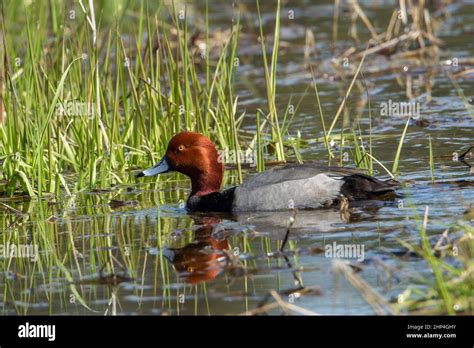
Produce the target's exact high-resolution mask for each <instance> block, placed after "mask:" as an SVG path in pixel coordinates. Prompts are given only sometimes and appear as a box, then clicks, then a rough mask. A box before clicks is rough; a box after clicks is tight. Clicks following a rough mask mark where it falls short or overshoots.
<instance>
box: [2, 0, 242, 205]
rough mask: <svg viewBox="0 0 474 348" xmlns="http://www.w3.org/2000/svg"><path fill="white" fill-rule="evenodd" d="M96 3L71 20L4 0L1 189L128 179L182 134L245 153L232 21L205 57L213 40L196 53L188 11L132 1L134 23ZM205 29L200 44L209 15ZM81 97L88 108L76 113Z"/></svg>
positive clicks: (53, 6) (58, 10)
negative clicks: (213, 50)
mask: <svg viewBox="0 0 474 348" xmlns="http://www.w3.org/2000/svg"><path fill="white" fill-rule="evenodd" d="M96 6H97V7H96V8H94V9H90V8H88V7H87V6H86V8H85V11H86V13H83V11H82V9H81V8H80V7H79V6H75V7H74V11H75V18H74V20H72V19H69V12H68V11H69V9H67V8H66V7H65V6H61V4H60V3H59V2H56V1H50V2H49V5H48V4H47V3H41V2H34V3H32V4H30V5H28V7H27V8H24V7H23V6H21V2H15V1H10V2H9V4H8V6H5V7H4V8H3V11H4V12H5V17H4V20H5V27H4V30H5V48H6V56H7V61H8V64H7V66H6V69H5V70H6V76H7V82H8V83H7V84H8V87H9V88H6V90H5V94H4V95H3V98H4V105H5V106H6V110H5V111H6V114H7V120H6V122H5V123H3V124H0V160H2V168H1V172H0V177H1V179H3V180H4V184H3V185H2V186H0V195H1V194H3V195H14V194H19V193H26V194H28V195H30V196H36V195H38V196H42V195H44V194H48V193H53V194H55V195H60V194H61V193H63V192H66V193H71V192H77V191H80V190H82V189H89V190H90V189H93V188H96V187H108V186H110V185H114V184H119V183H127V182H132V181H133V180H134V179H133V175H132V171H133V170H134V169H138V168H143V167H148V166H150V165H151V164H152V163H154V162H156V161H157V160H158V159H159V157H160V156H161V155H162V154H163V152H164V150H165V149H166V145H167V143H168V141H169V139H170V138H171V137H172V136H173V135H174V134H175V133H177V132H179V131H181V130H193V131H198V132H201V133H204V134H206V135H208V136H209V137H211V139H212V140H213V141H215V142H216V144H217V146H218V147H219V148H222V149H223V148H227V149H231V150H239V149H240V139H239V131H238V129H239V126H240V122H241V118H239V117H238V115H236V110H237V108H236V104H237V98H236V96H235V93H234V87H233V86H234V79H235V70H236V66H235V57H236V56H235V55H236V49H237V43H238V37H239V28H240V24H239V20H237V21H236V22H235V23H234V24H232V25H231V28H230V29H231V35H230V37H229V39H228V40H227V42H226V43H225V45H224V46H223V47H222V49H221V50H220V52H217V53H213V56H212V57H211V56H210V52H209V49H208V45H206V49H205V51H204V52H202V53H201V52H198V53H195V52H191V49H190V47H189V45H188V41H189V38H190V36H191V34H192V32H191V29H190V28H189V26H188V23H187V20H186V18H184V19H183V18H181V12H180V11H184V12H185V11H186V9H185V8H183V9H181V8H180V9H177V8H174V7H172V8H165V7H164V6H159V5H155V4H151V3H147V2H142V3H141V5H140V6H137V4H135V5H133V4H129V5H128V6H129V7H127V8H125V9H124V10H123V13H122V15H123V14H124V13H127V12H129V13H135V14H136V15H137V16H138V18H139V20H138V25H137V23H133V25H132V26H131V25H130V24H131V23H130V19H129V20H128V21H126V18H125V16H119V15H117V17H115V18H114V17H111V16H110V15H108V14H107V13H108V12H107V9H108V7H107V5H105V4H96ZM48 11H51V12H50V13H49V15H51V16H53V17H54V18H53V20H52V21H49V20H48V15H47V13H48ZM93 12H95V22H94V21H92V20H91V18H92V17H93V16H92V14H93ZM206 16H207V15H206ZM10 18H12V19H13V18H14V19H15V21H12V20H9V19H10ZM21 18H24V19H25V21H24V23H22V22H21V20H19V19H21ZM58 23H64V24H63V25H61V26H60V27H58ZM94 23H96V24H94ZM20 24H21V30H20V31H18V25H20ZM96 26H97V27H96ZM173 28H175V30H172V29H173ZM95 32H96V35H97V42H96V44H95V43H94V42H93V40H92V37H93V35H94V33H95ZM130 32H131V33H132V36H131V37H129V39H128V40H127V41H126V42H125V41H124V38H126V37H128V36H127V35H129V33H130ZM147 32H148V33H154V34H153V35H146V34H144V33H147ZM205 32H206V33H205V36H206V42H207V40H208V39H207V37H208V27H207V21H206V28H205ZM124 33H127V35H124ZM52 34H54V35H55V36H54V40H53V41H48V37H49V36H50V35H52ZM19 39H20V40H19ZM158 48H159V49H158ZM201 55H202V56H201ZM83 58H86V59H83ZM17 59H18V61H19V62H20V65H19V66H16V65H15V62H16V60H17ZM198 60H199V61H198ZM202 70H204V71H205V72H206V74H205V76H206V78H205V81H203V80H202V79H200V78H199V76H200V72H201V71H202ZM76 105H79V106H81V105H86V106H87V107H90V110H91V112H90V113H88V112H86V113H84V112H82V111H84V110H80V112H79V113H76V112H75V111H76V110H75V109H74V107H75V106H76ZM58 110H64V113H63V114H62V115H61V114H59V113H58ZM86 111H88V110H86ZM239 169H240V168H239ZM239 173H240V170H239ZM70 175H74V176H75V178H74V181H70V180H68V176H70Z"/></svg>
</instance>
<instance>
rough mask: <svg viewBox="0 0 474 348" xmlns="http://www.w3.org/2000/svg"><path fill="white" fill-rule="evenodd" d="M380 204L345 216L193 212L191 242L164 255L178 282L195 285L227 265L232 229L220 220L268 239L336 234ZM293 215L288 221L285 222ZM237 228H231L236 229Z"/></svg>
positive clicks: (332, 211)
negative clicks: (291, 220) (179, 278)
mask: <svg viewBox="0 0 474 348" xmlns="http://www.w3.org/2000/svg"><path fill="white" fill-rule="evenodd" d="M378 208H379V207H372V209H370V210H369V209H366V210H365V212H364V214H362V215H361V212H358V213H357V214H350V216H349V217H348V218H347V219H345V218H343V217H342V216H341V211H339V210H337V209H321V210H306V211H305V210H303V211H298V213H297V214H294V213H293V212H291V211H280V212H260V213H258V214H256V213H242V214H239V215H235V214H234V215H228V214H219V215H192V219H193V221H194V226H195V230H194V235H193V241H192V242H191V243H189V244H187V245H186V246H184V247H181V248H164V249H163V256H164V257H165V258H166V259H167V260H168V261H169V262H171V263H172V264H173V266H174V268H175V270H176V271H177V272H178V273H179V275H180V277H181V281H183V282H185V283H189V284H197V283H200V282H204V281H210V280H213V279H215V278H216V277H217V276H218V275H219V274H221V273H222V272H223V271H224V269H225V268H226V267H227V263H228V261H232V260H229V255H230V254H231V253H230V252H228V251H227V250H228V249H229V242H228V240H227V238H228V237H229V235H231V234H232V233H233V232H232V229H231V230H226V229H224V230H223V229H222V228H223V226H222V224H221V222H222V221H223V220H226V221H228V222H229V221H232V222H235V223H236V226H240V227H243V226H247V227H249V228H250V229H251V230H253V231H255V232H258V233H259V234H260V235H261V236H265V237H266V238H269V239H270V240H276V239H278V240H281V241H285V242H286V240H287V239H288V238H290V239H294V238H299V236H301V235H302V234H317V233H336V232H343V231H346V229H347V224H348V223H353V222H356V221H359V220H360V219H363V218H364V217H365V218H367V217H369V216H371V215H372V216H374V215H375V214H376V212H377V210H378ZM294 215H296V218H295V221H294V222H293V223H292V224H291V233H290V228H289V225H288V221H289V219H290V217H291V216H294ZM237 230H239V229H234V230H233V231H234V232H235V231H237Z"/></svg>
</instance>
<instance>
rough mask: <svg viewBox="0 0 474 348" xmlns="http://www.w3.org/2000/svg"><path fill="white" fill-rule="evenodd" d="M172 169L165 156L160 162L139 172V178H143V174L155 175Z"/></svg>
mask: <svg viewBox="0 0 474 348" xmlns="http://www.w3.org/2000/svg"><path fill="white" fill-rule="evenodd" d="M169 170H170V166H169V165H168V162H166V158H165V157H163V158H162V159H161V161H160V162H158V164H156V165H154V166H153V167H151V168H148V169H145V170H144V171H143V172H140V173H138V174H137V178H141V177H142V176H153V175H157V174H161V173H166V172H168V171H169Z"/></svg>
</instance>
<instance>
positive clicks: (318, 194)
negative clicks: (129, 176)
mask: <svg viewBox="0 0 474 348" xmlns="http://www.w3.org/2000/svg"><path fill="white" fill-rule="evenodd" d="M171 171H175V172H179V173H182V174H184V175H186V176H188V177H189V178H190V179H191V186H192V188H191V194H190V195H189V198H188V200H187V204H186V209H187V210H189V211H198V212H199V211H202V212H233V213H235V212H243V211H271V210H285V209H288V208H294V209H315V208H320V207H325V206H331V205H335V204H338V202H340V200H341V199H344V198H345V199H347V200H348V201H359V200H373V199H386V198H390V199H393V198H394V197H396V194H395V188H396V186H397V184H396V183H394V182H389V181H381V180H379V179H376V178H374V177H371V176H369V175H366V174H363V173H361V172H360V171H358V170H356V169H351V168H339V167H324V166H320V165H317V164H314V163H305V164H287V165H283V166H278V167H274V168H272V169H270V170H267V171H265V172H262V173H259V174H257V175H255V176H253V177H251V178H250V179H248V180H246V181H245V182H244V183H243V184H242V185H241V186H236V187H232V188H229V189H227V190H224V191H222V192H221V191H220V189H221V183H222V176H223V173H224V166H223V164H222V163H220V161H219V155H218V152H217V150H216V147H215V146H214V144H213V143H212V141H211V140H209V138H207V137H205V136H204V135H202V134H199V133H192V132H181V133H178V134H176V135H175V136H174V137H173V138H172V139H171V140H170V142H169V144H168V148H167V150H166V153H165V155H164V156H163V158H162V159H161V161H160V162H159V163H158V164H156V165H155V166H153V167H151V168H149V169H146V170H144V171H142V172H140V173H138V174H137V177H143V176H153V175H156V174H161V173H166V172H171Z"/></svg>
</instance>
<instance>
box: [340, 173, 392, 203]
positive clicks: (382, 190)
mask: <svg viewBox="0 0 474 348" xmlns="http://www.w3.org/2000/svg"><path fill="white" fill-rule="evenodd" d="M399 186H400V184H399V183H398V181H396V180H393V179H390V180H387V181H382V180H379V179H376V178H374V177H371V176H369V175H365V174H352V175H348V176H346V177H345V178H344V184H343V185H342V188H341V193H342V194H343V195H344V196H345V197H346V198H347V199H349V200H351V201H359V200H371V199H378V200H393V199H396V198H398V197H400V195H399V194H397V192H396V189H397V188H398V187H399Z"/></svg>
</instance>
